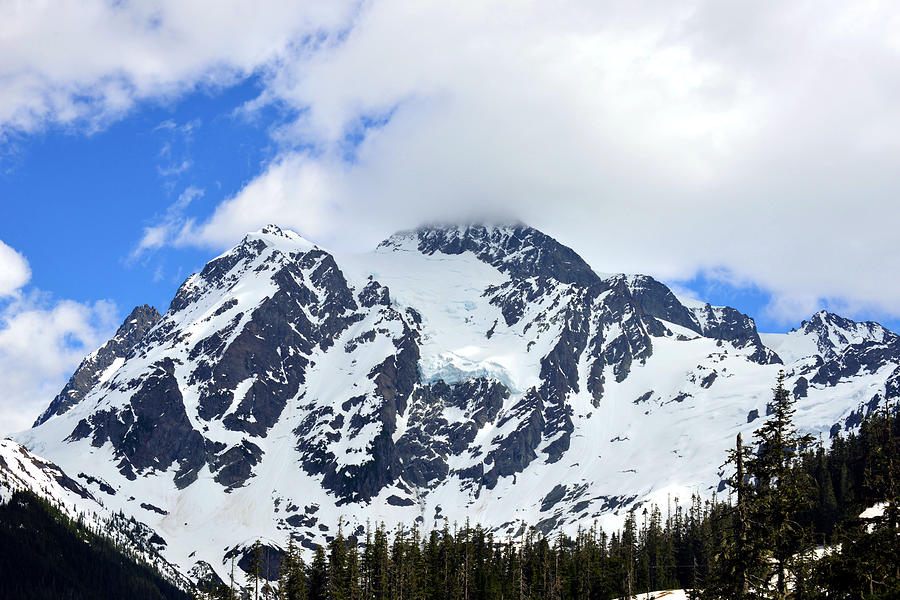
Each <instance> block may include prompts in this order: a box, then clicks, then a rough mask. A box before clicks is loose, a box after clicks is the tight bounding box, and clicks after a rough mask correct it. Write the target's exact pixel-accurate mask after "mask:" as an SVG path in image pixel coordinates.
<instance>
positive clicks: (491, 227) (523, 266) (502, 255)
mask: <svg viewBox="0 0 900 600" xmlns="http://www.w3.org/2000/svg"><path fill="white" fill-rule="evenodd" d="M378 248H379V250H387V251H391V250H393V251H404V250H405V251H417V252H421V253H422V254H426V255H433V254H435V253H441V254H450V255H458V254H463V253H464V252H471V253H472V254H474V255H475V256H476V257H478V259H480V260H482V261H483V262H486V263H488V264H489V265H491V266H493V267H496V268H497V269H498V270H500V271H503V272H505V273H509V274H510V275H514V276H516V277H522V278H528V277H539V278H548V279H554V280H556V281H559V282H560V283H577V284H581V285H590V284H591V283H593V282H595V281H597V279H598V277H597V275H596V274H595V273H594V271H593V270H592V269H591V267H590V266H589V265H588V264H587V263H586V262H585V261H584V260H583V259H582V258H581V257H580V256H579V255H578V254H577V253H576V252H575V251H574V250H572V249H571V248H569V247H568V246H565V245H563V244H561V243H559V242H558V241H556V240H555V239H554V238H552V237H550V236H549V235H547V234H545V233H543V232H541V231H539V230H537V229H535V228H533V227H529V226H528V225H525V224H524V223H518V222H513V223H469V224H436V225H425V226H422V227H419V228H417V229H412V230H407V231H401V232H399V233H396V234H394V235H392V236H391V237H390V238H388V239H387V240H385V241H383V242H382V243H381V244H379V245H378Z"/></svg>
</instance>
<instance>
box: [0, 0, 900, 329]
mask: <svg viewBox="0 0 900 600" xmlns="http://www.w3.org/2000/svg"><path fill="white" fill-rule="evenodd" d="M30 6H31V5H30V4H27V3H26V4H23V5H18V7H17V8H15V9H10V8H9V7H7V8H6V9H4V10H6V11H9V10H18V11H20V12H29V13H31V12H34V13H36V14H34V15H32V14H29V15H27V16H28V18H23V17H22V16H21V15H19V16H18V17H17V18H13V19H10V18H6V19H0V22H5V23H10V22H12V23H15V24H16V26H7V28H8V29H9V30H15V31H14V32H13V34H10V33H9V32H7V33H6V34H5V35H6V36H7V39H11V40H12V42H13V43H12V44H9V43H7V44H6V46H5V47H7V48H14V49H18V50H21V49H22V48H26V47H27V48H35V47H41V48H45V50H44V51H42V52H28V53H21V52H20V53H19V54H22V55H21V56H19V54H16V53H14V52H13V53H11V52H10V50H7V51H6V53H7V55H6V56H0V59H2V60H0V64H3V65H13V66H12V67H7V73H6V74H7V76H8V77H9V76H11V77H12V80H13V81H14V82H15V84H14V85H11V86H8V87H7V88H6V89H5V90H4V92H3V93H2V94H3V96H2V97H0V123H4V124H5V126H6V127H7V128H14V129H16V130H18V131H31V130H34V129H36V128H39V127H40V126H42V124H44V125H45V124H46V123H48V122H54V123H68V122H73V121H77V120H79V119H81V120H82V121H85V120H86V121H88V122H89V121H91V120H92V119H102V118H112V117H114V116H115V115H116V114H118V113H119V112H121V111H125V110H129V109H130V108H131V107H133V105H134V103H135V102H138V101H140V100H142V99H148V98H167V97H171V96H173V95H177V94H179V93H183V92H184V91H185V90H188V89H192V88H193V87H196V86H200V85H205V84H210V83H213V84H216V85H227V83H228V82H229V81H232V80H235V79H239V78H241V77H244V76H246V75H247V74H249V73H256V74H258V75H259V76H261V78H262V81H263V82H264V90H263V92H262V94H261V96H260V97H259V98H258V99H257V100H256V101H255V102H254V103H252V104H251V105H249V106H247V107H244V108H245V110H248V111H252V110H254V109H255V108H256V107H261V106H266V105H269V104H277V105H280V106H286V107H289V108H291V109H293V110H294V114H296V115H298V116H297V118H296V119H293V120H291V121H289V122H287V123H284V124H283V125H282V126H281V127H279V128H278V129H277V131H275V132H274V137H275V140H276V141H277V142H278V143H279V144H280V147H281V152H280V154H279V155H278V156H277V157H276V158H275V159H274V160H273V161H272V162H271V163H270V164H268V165H266V166H265V168H264V169H263V170H262V172H261V173H260V175H259V176H258V177H256V178H255V179H254V180H252V181H250V182H248V183H247V184H246V186H245V187H244V188H243V189H242V190H241V191H240V192H238V193H237V194H235V195H234V196H232V197H227V198H222V200H221V202H220V203H219V204H218V206H217V208H216V209H215V211H214V212H213V213H212V214H192V213H191V210H190V207H187V206H186V207H185V208H184V209H180V210H178V211H172V212H170V213H168V214H166V215H165V216H163V217H161V218H160V220H159V222H158V223H156V224H154V225H153V226H152V227H151V228H149V229H148V230H147V231H145V232H144V237H143V240H142V241H141V242H140V244H139V247H140V248H141V249H142V251H145V250H152V249H153V248H154V247H158V246H160V245H174V246H179V245H201V246H210V247H215V248H221V247H224V246H228V245H229V244H232V243H233V242H235V241H236V240H237V239H239V238H240V236H241V235H242V234H243V233H245V232H246V231H248V230H250V229H254V228H256V227H258V226H260V225H262V224H264V223H266V222H270V221H275V222H278V223H280V224H282V225H285V226H288V227H293V228H295V229H297V230H298V231H300V232H301V233H303V234H304V235H306V236H307V237H309V238H311V239H313V240H315V241H317V242H319V243H322V244H325V245H327V246H331V247H334V248H340V249H363V248H368V247H371V246H372V245H373V244H374V243H375V242H376V241H377V240H378V239H379V238H381V237H383V236H385V235H387V234H389V233H390V232H392V231H393V230H395V229H398V228H402V227H409V226H414V225H416V224H418V223H419V222H421V221H423V220H435V219H454V218H460V217H471V216H477V215H479V214H490V215H491V216H494V217H496V216H497V215H501V216H502V215H509V216H510V217H516V218H520V219H523V220H525V221H527V222H529V223H530V224H533V225H535V226H537V227H540V228H542V229H544V230H545V231H547V232H548V233H550V234H553V235H555V236H557V237H558V238H559V239H560V240H561V241H563V242H565V243H567V244H569V245H571V246H573V247H575V248H577V249H578V251H579V252H580V253H582V254H583V255H584V257H585V258H586V259H587V260H588V261H589V262H590V263H591V264H592V265H593V266H594V267H595V268H596V269H598V270H600V271H631V272H645V273H650V274H653V275H655V276H657V277H661V278H664V279H667V280H688V279H690V278H692V277H694V276H695V275H697V274H698V273H700V274H705V275H706V276H707V277H710V278H720V279H723V280H727V281H729V282H738V283H741V282H745V283H747V284H752V285H755V286H758V287H760V288H762V289H765V290H767V291H770V292H771V293H772V294H773V301H772V303H771V305H770V306H769V307H768V310H769V311H770V313H771V315H772V316H774V317H777V318H782V319H784V320H795V319H799V318H801V317H805V316H808V315H809V314H810V313H811V312H812V311H813V310H815V309H816V308H818V307H820V306H821V305H822V304H823V303H828V304H829V305H830V306H831V307H833V308H838V309H841V310H843V311H844V312H846V313H849V314H850V315H853V314H857V313H862V312H866V311H868V312H870V313H871V312H873V311H874V312H876V313H880V314H885V315H891V316H894V317H897V316H900V278H897V277H896V273H898V272H900V236H897V235H896V223H897V222H900V210H898V208H897V207H896V201H895V195H896V192H897V190H898V189H900V187H898V184H900V164H898V163H900V159H898V157H900V122H898V120H900V113H898V112H897V110H896V98H897V97H900V70H898V69H897V67H896V65H897V64H900V9H897V8H895V7H893V6H891V5H889V4H885V3H881V2H875V1H866V0H862V1H860V2H854V3H846V2H840V1H832V0H825V1H816V2H813V1H806V0H795V1H792V2H774V1H763V2H752V3H751V2H743V1H739V2H730V3H722V2H716V1H713V0H708V1H703V0H676V1H653V0H649V1H644V2H619V1H611V2H602V3H598V2H576V1H572V2H563V3H548V2H518V1H516V2H513V1H511V0H510V1H504V0H498V1H492V2H479V3H464V4H460V3H455V4H452V5H451V4H447V3H437V2H403V1H394V0H384V1H379V2H364V3H361V4H359V5H355V4H351V5H343V4H340V3H336V4H334V3H328V6H329V8H327V9H323V8H315V7H318V6H321V5H318V4H309V5H302V6H301V5H299V4H297V3H286V4H285V5H283V6H280V5H278V4H277V3H267V4H265V5H264V6H263V7H262V8H261V9H260V10H259V11H258V13H257V11H255V10H251V9H248V8H246V5H244V6H239V5H234V6H222V5H221V4H217V7H218V8H216V9H215V10H208V9H203V8H198V7H196V6H194V5H192V6H191V7H187V5H186V4H185V3H175V2H172V3H167V2H157V3H155V4H152V5H151V6H152V8H145V7H144V6H146V5H142V6H141V7H137V6H136V5H134V4H131V3H127V2H126V3H121V4H117V5H114V6H113V5H107V4H106V3H99V2H98V3H96V4H95V5H91V6H93V7H94V8H93V9H92V10H90V11H85V10H83V9H76V8H72V9H71V10H68V11H67V10H62V11H55V10H50V9H49V8H48V5H40V4H39V5H38V6H39V7H43V8H44V10H43V12H41V11H40V10H37V9H32V8H30ZM72 6H73V7H74V6H75V5H72ZM79 6H81V5H79ZM23 7H24V8H23ZM57 12H59V13H60V14H56V13H57ZM70 13H72V14H70ZM5 16H6V17H10V15H5ZM13 16H14V17H15V15H13ZM23 24H24V25H23ZM55 27H62V34H60V36H59V37H58V38H56V39H55V43H54V44H48V43H46V40H47V39H48V36H50V35H51V33H50V32H53V31H55V29H54V28H55ZM20 29H21V30H22V31H19V30H20ZM88 38H90V40H91V41H90V42H89V44H88V45H87V46H86V47H84V48H81V47H80V46H79V45H80V44H82V43H84V42H85V40H87V39H88ZM51 47H52V48H58V49H51ZM11 54H12V59H13V60H12V61H11V60H10V57H11ZM10 74H12V75H10ZM110 115H111V116H112V117H111V116H110Z"/></svg>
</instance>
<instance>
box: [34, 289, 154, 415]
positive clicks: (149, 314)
mask: <svg viewBox="0 0 900 600" xmlns="http://www.w3.org/2000/svg"><path fill="white" fill-rule="evenodd" d="M161 318H162V317H161V316H160V314H159V311H157V310H156V309H155V308H153V307H152V306H150V305H148V304H142V305H140V306H136V307H134V309H133V310H132V311H131V313H129V315H128V316H127V317H125V320H124V321H123V322H122V324H121V325H120V326H119V329H118V330H116V334H115V335H114V336H113V337H112V339H110V340H109V341H108V342H106V343H105V344H103V346H101V347H100V348H98V349H97V350H95V351H94V352H92V353H91V354H89V355H88V356H87V357H86V358H85V359H84V360H83V361H81V364H80V365H78V369H76V370H75V373H73V374H72V377H71V378H70V379H69V381H68V382H67V383H66V386H65V387H64V388H63V389H62V391H60V393H59V394H57V396H56V397H55V398H54V399H53V401H52V402H50V406H48V407H47V410H45V411H44V412H43V414H41V415H40V416H39V417H38V418H37V420H36V421H35V422H34V427H37V426H38V425H40V424H42V423H44V422H45V421H47V420H48V419H50V418H51V417H53V416H55V415H61V414H63V413H65V412H67V411H68V410H69V409H70V408H72V407H73V406H75V405H76V404H78V403H79V402H81V400H82V399H84V396H85V395H86V394H87V393H88V392H89V391H90V390H91V389H92V388H94V387H95V386H98V385H100V384H102V383H103V382H105V381H106V380H107V379H109V378H110V377H111V376H112V374H113V373H114V372H115V370H116V369H118V368H119V366H121V365H122V363H124V362H125V357H126V356H127V355H128V352H129V351H130V350H131V349H132V348H133V347H134V346H135V345H136V344H137V343H138V342H139V341H141V338H143V337H144V335H145V334H146V333H147V332H148V331H150V330H151V329H152V328H153V326H154V325H156V323H157V322H158V321H159V320H160V319H161Z"/></svg>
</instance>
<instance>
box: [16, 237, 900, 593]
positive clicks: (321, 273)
mask: <svg viewBox="0 0 900 600" xmlns="http://www.w3.org/2000/svg"><path fill="white" fill-rule="evenodd" d="M779 369H784V370H785V371H786V373H787V377H788V381H789V385H790V386H791V388H792V389H793V390H794V393H795V394H796V396H797V397H798V398H799V402H798V405H797V419H798V421H799V423H800V424H801V426H802V427H803V428H804V429H805V430H807V431H811V432H814V433H821V434H822V435H824V436H825V437H828V436H829V435H831V434H833V433H834V432H836V431H837V430H839V429H841V428H847V427H852V426H854V425H855V424H856V423H858V421H859V419H860V418H861V416H862V414H863V413H864V412H865V411H866V410H870V409H871V407H872V406H874V405H875V404H877V402H878V401H879V400H880V399H882V398H884V397H885V396H891V397H895V396H898V395H900V338H898V336H897V335H895V334H894V333H892V332H890V331H888V330H886V329H884V328H883V327H881V326H879V325H877V324H875V323H854V322H852V321H849V320H847V319H843V318H841V317H838V316H837V315H833V314H830V313H826V312H822V313H818V314H816V315H814V316H813V317H812V318H811V319H810V320H809V321H806V322H804V323H803V325H802V326H801V327H800V329H798V330H795V331H792V332H790V333H788V334H780V335H760V334H759V333H758V332H757V330H756V326H755V324H754V322H753V319H751V318H750V317H748V316H747V315H744V314H741V313H740V312H739V311H737V310H735V309H732V308H728V307H714V306H710V305H709V304H705V303H701V302H697V301H694V300H687V299H680V298H678V297H676V296H675V295H674V294H673V293H672V291H671V290H669V289H668V288H667V287H666V286H665V285H663V284H662V283H660V282H658V281H656V280H654V279H653V278H651V277H647V276H643V275H599V274H597V273H595V272H594V271H593V270H592V269H591V267H590V266H589V265H588V264H586V263H585V262H584V261H583V260H582V259H581V258H580V257H579V256H578V255H577V254H576V253H575V252H574V251H573V250H571V249H570V248H567V247H565V246H563V245H562V244H559V243H558V242H557V241H555V240H554V239H552V238H550V237H548V236H547V235H545V234H543V233H541V232H539V231H537V230H535V229H532V228H529V227H526V226H523V225H508V226H507V225H504V226H499V225H498V226H493V225H492V226H482V225H478V226H448V227H425V228H421V229H418V230H415V231H408V232H401V233H398V234H396V235H394V236H392V237H391V238H389V239H388V240H386V241H384V242H383V243H382V244H380V245H379V247H378V248H377V249H376V250H375V251H373V252H371V253H368V254H363V255H346V256H344V255H338V254H334V253H330V252H328V251H326V250H324V249H322V248H320V247H318V246H316V245H314V244H312V243H310V242H308V241H306V240H304V239H303V238H301V237H300V236H299V235H297V234H295V233H293V232H290V231H283V230H281V229H279V228H278V227H275V226H269V227H266V228H264V229H263V230H261V231H259V232H257V233H253V234H250V235H248V236H247V237H246V238H244V240H243V241H242V242H241V243H240V244H238V245H237V246H236V247H235V248H233V249H231V250H229V251H228V252H226V253H224V254H222V255H221V256H219V257H218V258H216V259H214V260H212V261H211V262H210V263H209V264H207V265H206V267H205V268H204V269H203V270H202V271H201V272H200V273H198V274H195V275H193V276H191V277H190V278H188V279H187V281H185V283H184V284H183V285H182V286H181V288H180V289H179V290H178V292H177V294H176V295H175V298H174V299H173V300H172V303H171V306H170V307H169V309H168V310H167V311H166V313H165V314H164V315H162V317H159V316H158V315H157V314H156V313H155V311H154V310H153V309H150V308H148V307H140V308H138V309H135V312H134V313H132V314H131V315H129V317H128V319H126V321H125V323H124V324H123V325H122V328H120V330H119V332H117V334H116V336H115V338H113V340H111V341H110V343H108V344H107V345H105V346H104V347H103V348H101V349H100V350H98V351H97V352H96V353H94V354H93V355H92V356H91V357H88V358H87V359H86V360H85V362H84V363H83V364H82V366H81V367H79V369H78V371H77V372H76V373H75V375H73V377H72V380H71V381H70V382H69V384H68V385H67V386H66V388H65V389H64V390H63V392H61V394H60V396H58V397H57V398H56V399H54V400H53V403H51V405H50V407H49V408H48V410H47V412H46V413H45V414H44V415H43V416H42V417H41V418H40V419H38V422H37V423H36V426H35V427H34V428H33V429H31V430H29V431H26V432H23V433H21V434H19V435H18V436H17V439H18V440H19V441H20V442H22V443H23V444H25V445H26V446H27V447H28V448H29V449H30V450H32V451H34V452H36V453H38V454H41V455H43V456H47V457H48V458H50V459H51V460H53V461H54V462H56V463H57V464H59V465H61V466H62V467H63V468H64V469H65V470H66V472H68V473H80V474H84V475H85V477H84V480H83V481H82V482H81V485H84V486H85V487H86V488H87V489H88V490H89V491H90V493H92V494H94V495H96V496H98V497H102V498H103V502H104V503H105V504H106V505H107V506H109V507H111V508H113V509H114V510H117V511H118V510H121V511H123V512H124V513H125V514H127V515H134V516H136V517H137V518H138V519H140V520H142V521H145V522H147V523H148V524H150V525H151V526H152V527H153V528H154V529H155V530H156V531H157V532H158V533H159V535H160V536H161V537H162V538H164V539H165V540H166V541H167V546H166V548H165V549H164V553H165V556H166V557H167V558H168V559H169V560H171V561H173V562H174V563H176V564H178V565H180V566H181V567H182V569H183V570H184V571H188V570H189V569H191V568H193V567H194V566H195V565H196V564H197V563H198V561H205V562H208V563H209V564H211V565H212V566H213V567H214V568H215V569H216V570H217V571H218V572H219V574H220V575H222V576H224V574H225V572H226V563H227V561H228V557H230V556H233V555H234V554H235V553H239V554H240V553H243V552H244V550H245V548H246V547H247V546H248V545H249V544H251V543H252V542H253V541H254V540H256V539H257V538H258V537H259V538H263V539H267V540H270V543H271V544H278V543H281V544H283V543H284V542H285V540H286V539H287V536H288V535H292V536H294V537H295V538H296V539H297V540H298V541H299V542H300V543H301V544H303V545H304V546H306V547H311V546H312V545H313V544H315V543H319V542H322V541H324V540H325V539H326V538H328V537H329V536H330V535H333V534H334V533H335V528H336V525H337V522H338V517H339V516H343V517H344V519H345V523H347V524H345V531H348V530H349V531H350V532H351V533H352V532H353V531H361V530H362V527H364V524H365V522H366V520H367V519H370V520H372V521H382V520H383V521H385V522H386V523H388V524H392V523H395V522H404V523H411V522H413V521H416V522H418V523H420V524H421V526H422V527H423V528H433V527H442V526H443V525H444V524H445V523H447V522H449V523H451V524H452V523H453V522H454V521H456V522H460V523H462V522H463V521H464V520H465V519H467V518H468V519H470V520H471V521H472V522H473V523H483V524H485V525H487V526H489V527H491V528H493V529H495V530H496V531H498V532H502V533H515V532H517V531H518V530H519V529H520V527H521V526H522V523H526V524H534V525H536V526H537V528H538V529H539V530H540V531H542V532H551V531H555V530H560V529H561V530H567V531H571V530H573V529H574V528H576V527H577V526H578V525H579V524H588V523H590V522H591V521H593V520H594V519H595V518H599V519H600V520H601V523H602V522H605V521H615V520H617V517H616V516H615V515H616V513H618V514H619V515H620V516H621V514H622V511H623V510H624V509H626V508H628V507H631V506H634V505H635V504H637V503H640V502H644V501H648V500H655V501H659V502H663V503H664V502H666V500H667V498H668V497H672V498H674V497H680V498H681V499H682V500H684V499H686V498H687V497H689V495H690V494H691V493H692V492H693V491H699V492H701V493H704V494H709V493H712V492H713V491H715V490H716V489H718V488H719V484H720V480H721V476H722V474H721V473H720V472H719V465H720V464H721V463H722V460H723V454H724V451H725V449H726V448H728V447H730V446H731V445H732V444H733V440H734V435H735V434H736V433H737V432H739V431H744V432H745V433H746V434H748V435H749V432H750V431H752V430H753V429H754V428H755V427H756V426H758V425H759V423H757V422H754V421H756V419H758V418H762V417H764V416H765V414H766V406H767V401H768V400H769V399H770V398H771V388H772V386H773V383H774V381H775V377H776V374H777V372H778V370H779ZM201 565H202V563H201Z"/></svg>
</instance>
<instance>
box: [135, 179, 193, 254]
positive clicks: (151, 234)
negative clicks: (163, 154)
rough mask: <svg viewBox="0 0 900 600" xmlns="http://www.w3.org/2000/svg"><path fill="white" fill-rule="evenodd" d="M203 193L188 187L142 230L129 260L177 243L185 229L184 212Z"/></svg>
mask: <svg viewBox="0 0 900 600" xmlns="http://www.w3.org/2000/svg"><path fill="white" fill-rule="evenodd" d="M203 193H204V191H203V190H202V189H200V188H197V187H194V186H188V187H187V188H185V190H184V191H183V192H181V194H180V195H179V196H178V199H177V200H176V201H175V202H173V203H172V204H171V205H169V207H168V208H167V209H166V212H165V214H164V215H163V216H162V217H161V218H159V219H158V220H157V222H156V223H155V224H154V225H149V226H147V227H145V228H144V233H143V235H142V236H141V239H140V241H139V242H138V245H137V247H135V249H134V250H133V251H132V252H131V257H130V258H131V260H135V259H137V258H140V257H141V256H143V255H144V254H145V253H146V252H148V251H151V250H156V249H157V248H162V247H163V246H165V245H167V244H172V243H175V242H177V241H178V240H179V239H180V237H181V235H182V234H181V230H182V229H184V228H186V227H187V225H186V223H185V222H184V211H185V210H186V209H187V208H188V206H190V204H191V202H193V201H194V200H195V199H197V198H199V197H201V196H203Z"/></svg>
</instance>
